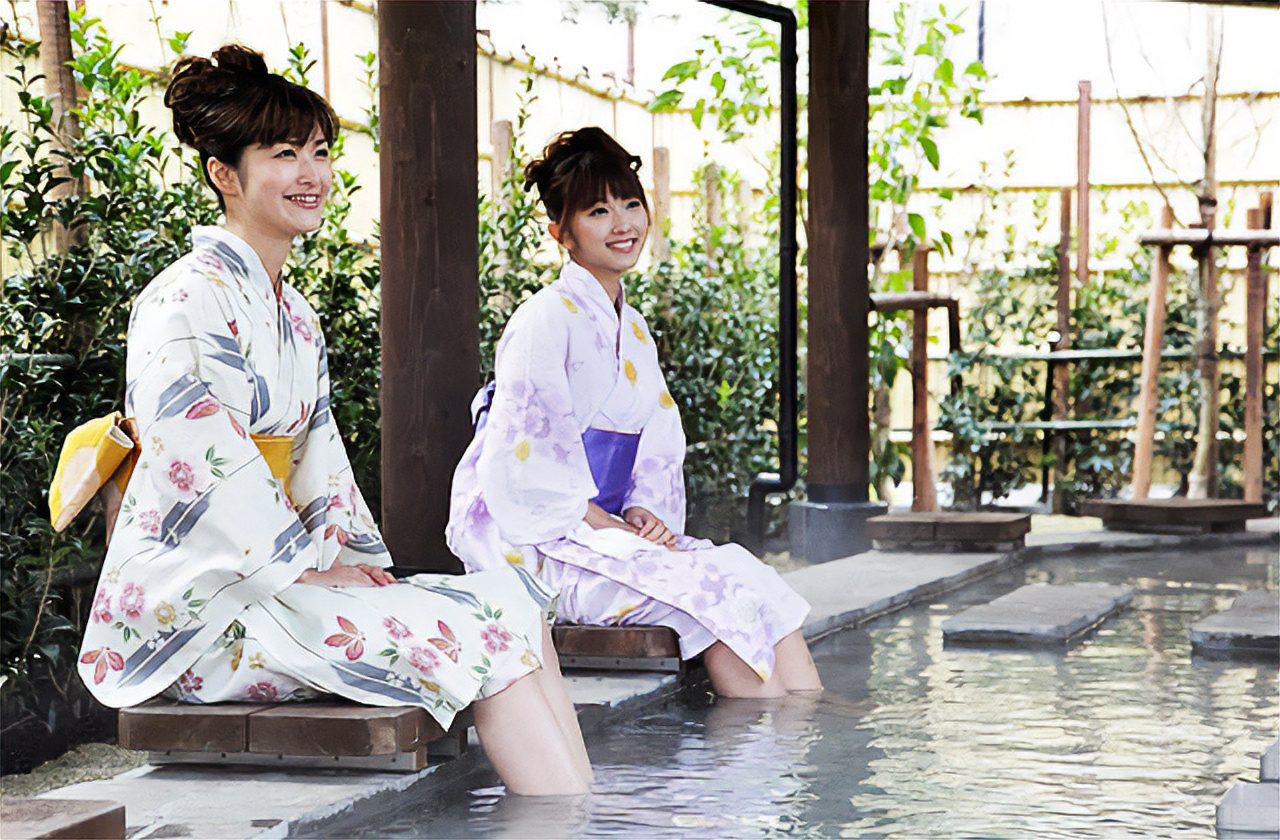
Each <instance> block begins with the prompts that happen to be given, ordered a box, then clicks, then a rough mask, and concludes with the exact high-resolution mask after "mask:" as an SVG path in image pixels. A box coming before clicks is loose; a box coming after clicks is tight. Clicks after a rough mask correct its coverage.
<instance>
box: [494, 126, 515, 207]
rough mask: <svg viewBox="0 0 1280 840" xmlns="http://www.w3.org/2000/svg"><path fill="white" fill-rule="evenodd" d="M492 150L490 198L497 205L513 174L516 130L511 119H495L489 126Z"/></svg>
mask: <svg viewBox="0 0 1280 840" xmlns="http://www.w3.org/2000/svg"><path fill="white" fill-rule="evenodd" d="M489 141H490V146H491V147H492V151H491V152H490V156H489V190H490V192H489V198H490V199H492V201H493V203H494V204H495V205H496V204H498V203H500V202H502V201H503V198H504V192H503V190H504V189H505V188H506V184H507V181H509V180H511V176H512V174H513V170H512V166H511V147H512V146H513V145H514V144H515V132H514V131H513V130H512V128H511V120H495V121H494V123H493V125H491V126H490V127H489Z"/></svg>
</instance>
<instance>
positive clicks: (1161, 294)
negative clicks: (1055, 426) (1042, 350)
mask: <svg viewBox="0 0 1280 840" xmlns="http://www.w3.org/2000/svg"><path fill="white" fill-rule="evenodd" d="M1160 227H1161V228H1162V229H1164V230H1169V229H1170V228H1172V227H1173V208H1171V207H1169V206H1168V205H1165V207H1164V210H1163V211H1162V212H1161V214H1160ZM1171 250H1172V247H1171V246H1169V245H1160V246H1157V248H1156V258H1155V262H1154V263H1153V265H1152V266H1151V286H1150V290H1149V291H1148V293H1147V323H1146V330H1145V332H1144V335H1143V342H1142V378H1141V380H1139V384H1138V411H1137V415H1138V427H1137V429H1136V431H1135V432H1134V447H1133V498H1135V499H1145V498H1147V494H1148V493H1150V492H1151V457H1152V451H1153V450H1154V448H1155V430H1156V386H1157V384H1158V383H1159V381H1160V347H1161V345H1162V343H1163V341H1164V312H1165V305H1166V297H1167V295H1168V288H1169V252H1170V251H1171Z"/></svg>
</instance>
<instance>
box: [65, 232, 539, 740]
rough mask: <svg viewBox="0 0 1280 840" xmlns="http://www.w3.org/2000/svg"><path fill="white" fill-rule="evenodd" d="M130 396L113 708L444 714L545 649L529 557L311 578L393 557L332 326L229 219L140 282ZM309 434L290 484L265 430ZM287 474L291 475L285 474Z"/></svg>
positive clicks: (109, 680) (111, 565)
mask: <svg viewBox="0 0 1280 840" xmlns="http://www.w3.org/2000/svg"><path fill="white" fill-rule="evenodd" d="M128 346H129V350H128V365H127V367H128V377H127V378H128V391H127V394H126V404H127V405H126V408H127V410H128V412H129V414H130V415H131V416H133V417H134V418H135V419H136V421H137V424H138V430H139V435H140V438H141V455H140V458H139V460H138V464H137V466H136V468H135V469H134V471H133V474H132V476H131V477H130V480H129V484H128V486H127V487H126V489H125V499H124V504H123V506H122V508H121V512H120V516H119V519H118V520H117V523H116V528H115V532H114V534H113V536H112V540H111V544H110V546H109V548H108V550H107V556H106V559H105V561H104V564H103V571H102V575H101V578H100V579H99V581H98V589H97V593H96V597H95V600H94V605H93V609H92V613H91V616H90V622H89V626H88V628H87V630H86V632H85V638H84V643H83V647H82V648H81V654H80V666H79V667H80V675H81V678H82V679H83V680H84V681H85V683H86V684H87V685H88V686H89V688H90V689H91V690H92V691H93V693H94V695H95V696H96V697H97V698H98V699H99V700H101V701H102V702H103V703H106V704H107V705H110V706H117V707H118V706H129V705H134V704H136V703H140V702H142V701H144V700H147V699H149V698H151V697H155V696H156V695H160V694H167V695H168V696H171V697H177V698H180V699H182V700H186V701H189V702H195V703H209V702H216V701H227V700H242V701H258V702H270V701H279V700H286V699H291V698H292V699H298V698H301V697H305V696H314V695H315V694H317V693H329V694H337V695H341V696H343V697H346V698H349V699H352V700H355V701H358V702H361V703H367V704H370V705H381V706H398V705H418V706H422V707H424V708H425V709H427V711H429V712H431V713H432V714H433V715H434V716H435V718H436V719H437V720H438V721H439V722H440V724H441V725H442V726H446V727H447V726H448V725H449V723H450V722H451V721H452V719H453V715H454V713H455V712H456V711H457V710H458V709H460V708H462V707H463V706H466V705H467V704H468V703H470V702H471V701H472V700H474V699H475V698H476V697H485V696H488V695H490V694H493V693H496V692H498V691H500V690H502V689H503V688H505V687H506V686H508V685H510V683H511V682H513V681H514V680H516V679H518V678H519V677H521V676H523V675H525V674H527V673H529V672H531V671H532V670H534V669H536V668H538V667H539V666H540V664H541V662H540V656H541V653H542V625H543V622H544V621H545V620H546V613H547V610H548V609H549V607H550V605H551V600H552V599H551V596H550V593H549V592H548V591H547V590H546V588H545V586H543V585H542V584H541V583H539V582H538V581H537V580H535V579H534V578H533V577H532V576H531V575H529V574H527V573H525V572H524V570H520V569H513V568H506V569H500V570H497V571H494V572H486V573H484V574H480V575H467V576H453V575H426V574H424V575H416V576H414V577H411V578H407V579H405V580H402V581H399V582H397V583H394V584H390V585H387V586H383V587H358V588H356V587H351V588H345V587H344V588H337V587H327V586H319V585H313V584H301V583H296V581H297V579H298V577H299V576H300V575H301V574H302V573H303V572H304V571H306V570H307V569H316V570H324V569H327V568H329V567H331V566H333V565H334V564H337V563H347V564H361V563H363V564H369V565H373V566H380V567H385V566H389V565H391V558H390V556H389V555H388V554H387V550H386V548H385V546H384V545H383V543H382V537H381V536H380V535H379V533H378V529H377V526H376V524H375V523H374V521H373V519H372V517H371V516H370V515H369V511H368V508H367V507H366V505H365V502H364V499H363V498H362V497H361V495H360V491H359V490H358V489H357V488H356V486H355V483H354V481H353V479H352V475H351V465H350V463H349V462H348V460H347V455H346V451H345V449H344V448H343V445H342V440H341V438H340V437H339V435H338V429H337V427H336V425H335V423H334V418H333V414H332V412H331V411H330V404H329V399H330V394H329V370H328V361H327V357H326V354H325V348H324V340H323V337H322V335H321V332H320V324H319V322H318V320H317V319H316V316H315V313H314V312H313V311H312V309H311V307H310V306H309V305H308V304H307V302H306V300H305V299H304V298H303V297H302V296H301V295H300V294H299V293H298V292H297V291H296V290H294V289H293V288H291V287H290V286H289V285H288V284H283V286H282V289H281V292H280V294H279V295H277V294H276V292H275V290H274V289H273V287H272V284H271V281H270V279H269V278H268V276H267V273H266V271H265V269H264V268H263V266H262V262H261V260H259V258H258V256H257V254H256V253H255V252H254V251H253V249H252V248H250V246H249V245H248V244H246V243H245V242H244V241H243V240H241V239H239V238H237V237H235V236H234V235H232V234H230V233H228V232H227V231H225V230H223V229H221V228H199V229H197V230H196V232H195V236H194V248H193V250H192V252H191V253H189V254H187V255H186V256H184V257H182V258H181V259H180V260H178V261H177V262H176V263H175V264H174V265H172V266H170V267H169V268H168V269H166V270H165V271H164V272H163V273H162V274H161V275H160V276H159V277H157V278H156V279H155V280H154V281H152V282H151V284H150V285H148V286H147V288H146V289H145V290H144V291H143V292H142V294H141V295H140V296H139V298H138V300H137V302H136V304H135V305H134V309H133V314H132V317H131V319H130V325H129V345H128ZM255 435H263V436H272V437H278V436H286V437H291V438H293V441H292V457H291V459H290V460H291V467H290V471H289V478H288V482H287V485H286V483H284V482H281V481H279V480H277V479H276V478H274V477H273V476H272V473H271V470H270V468H269V467H268V464H267V462H266V460H264V458H263V456H262V455H261V453H260V451H259V449H258V448H257V446H256V445H255V443H254V441H253V439H252V437H251V436H255ZM286 486H287V490H286Z"/></svg>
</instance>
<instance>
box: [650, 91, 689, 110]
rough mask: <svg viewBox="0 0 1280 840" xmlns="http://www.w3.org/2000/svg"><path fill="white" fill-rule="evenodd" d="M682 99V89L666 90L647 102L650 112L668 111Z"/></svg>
mask: <svg viewBox="0 0 1280 840" xmlns="http://www.w3.org/2000/svg"><path fill="white" fill-rule="evenodd" d="M682 99H684V91H680V90H674V89H672V90H666V91H663V92H662V93H660V94H658V95H657V96H655V97H654V98H653V101H652V102H650V103H649V105H648V108H649V111H650V112H651V113H658V112H660V111H670V110H673V109H674V108H675V107H676V106H677V105H679V104H680V101H681V100H682Z"/></svg>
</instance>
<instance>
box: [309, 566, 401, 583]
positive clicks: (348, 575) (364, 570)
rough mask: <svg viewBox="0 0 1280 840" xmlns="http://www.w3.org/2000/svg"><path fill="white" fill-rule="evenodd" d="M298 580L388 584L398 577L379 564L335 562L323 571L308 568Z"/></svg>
mask: <svg viewBox="0 0 1280 840" xmlns="http://www.w3.org/2000/svg"><path fill="white" fill-rule="evenodd" d="M297 582H298V583H313V584H315V585H316V586H386V585H387V584H389V583H395V582H396V579H395V578H394V577H392V576H391V574H390V573H389V572H387V571H386V570H384V569H380V568H378V567H377V566H370V565H367V564H365V563H360V564H358V565H355V566H348V565H346V564H343V563H335V564H334V565H332V566H330V567H329V568H327V569H325V570H324V571H323V572H318V571H316V570H315V569H307V570H306V571H305V572H303V573H302V574H301V575H299V576H298V581H297Z"/></svg>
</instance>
